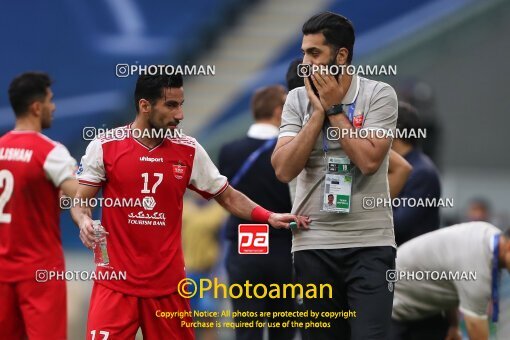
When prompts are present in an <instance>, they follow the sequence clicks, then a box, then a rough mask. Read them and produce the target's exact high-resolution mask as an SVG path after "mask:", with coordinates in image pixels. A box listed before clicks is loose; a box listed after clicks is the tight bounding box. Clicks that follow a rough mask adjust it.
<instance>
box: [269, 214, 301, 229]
mask: <svg viewBox="0 0 510 340" xmlns="http://www.w3.org/2000/svg"><path fill="white" fill-rule="evenodd" d="M268 222H269V224H270V225H271V226H273V227H274V228H276V229H289V223H290V222H296V223H297V227H298V229H309V227H308V225H309V224H310V222H311V220H310V218H309V217H306V216H296V215H292V214H278V213H272V214H271V215H270V216H269V221H268Z"/></svg>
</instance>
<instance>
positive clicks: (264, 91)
mask: <svg viewBox="0 0 510 340" xmlns="http://www.w3.org/2000/svg"><path fill="white" fill-rule="evenodd" d="M285 93H286V91H285V88H284V87H283V86H281V85H272V86H267V87H262V88H260V89H257V90H256V91H255V93H254V94H253V97H252V98H251V111H252V112H253V118H254V119H255V120H256V121H257V120H261V119H271V117H273V112H274V109H275V108H277V107H278V106H282V107H283V104H284V103H285V102H284V98H283V96H284V95H285Z"/></svg>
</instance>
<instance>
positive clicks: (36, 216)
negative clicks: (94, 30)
mask: <svg viewBox="0 0 510 340" xmlns="http://www.w3.org/2000/svg"><path fill="white" fill-rule="evenodd" d="M51 84H52V81H51V79H50V77H49V76H48V75H47V74H46V73H42V72H26V73H23V74H21V75H19V76H17V77H16V78H14V79H13V80H12V82H11V84H10V86H9V101H10V103H11V106H12V111H14V115H15V117H16V123H15V126H14V129H12V130H11V131H9V132H8V133H6V134H5V135H3V136H2V137H1V138H0V189H2V190H1V191H0V268H1V270H0V301H1V303H0V339H25V338H26V337H27V338H29V339H66V338H67V291H66V281H64V280H62V279H60V280H59V279H56V278H54V277H53V278H52V277H51V273H57V274H58V273H62V272H63V271H64V270H65V265H64V252H63V250H62V241H61V238H60V208H61V206H59V203H58V202H59V196H60V191H63V192H64V193H65V194H66V195H68V196H69V197H73V196H74V194H75V193H76V190H77V187H78V182H77V180H76V179H75V172H76V160H75V159H74V158H72V157H71V155H70V154H69V151H67V148H66V147H65V146H63V145H62V144H60V143H57V142H55V141H53V140H52V139H50V138H48V137H46V136H45V135H43V134H42V133H41V132H42V130H45V129H48V128H49V127H50V126H51V122H52V120H53V112H54V111H55V103H54V102H53V92H52V89H51ZM48 276H50V277H49V279H48Z"/></svg>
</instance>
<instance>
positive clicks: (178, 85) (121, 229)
mask: <svg viewBox="0 0 510 340" xmlns="http://www.w3.org/2000/svg"><path fill="white" fill-rule="evenodd" d="M183 102H184V91H183V81H182V77H181V76H175V75H174V76H141V77H139V79H138V81H137V84H136V90H135V104H136V109H137V112H138V113H137V116H136V119H135V121H134V122H133V123H132V124H130V125H128V126H125V127H121V128H118V129H116V133H114V134H112V135H114V136H115V137H111V136H108V135H104V136H102V137H99V138H97V139H95V140H93V141H92V142H91V143H90V144H89V146H88V148H87V151H86V154H85V156H83V158H82V161H81V164H80V169H79V171H78V180H79V183H80V185H79V189H78V193H77V195H76V197H77V198H80V199H89V198H92V197H94V196H95V195H96V194H97V192H98V191H99V189H100V188H102V189H103V198H104V200H105V201H106V200H107V199H108V198H110V199H114V198H124V199H125V200H126V199H133V200H135V199H139V200H143V201H144V202H153V203H152V204H144V207H133V206H123V207H117V206H115V207H103V210H102V225H103V226H104V228H105V229H106V231H107V232H108V233H109V235H108V254H109V258H110V267H111V268H104V267H98V270H99V271H108V270H112V269H113V270H115V271H125V272H126V276H127V279H126V280H125V281H120V280H111V281H108V280H99V279H98V280H96V281H95V282H94V287H93V290H92V297H91V302H90V309H89V315H88V323H87V339H106V337H111V338H115V339H117V338H118V339H134V337H135V334H136V332H137V330H138V328H139V327H141V329H142V332H143V335H144V338H145V339H181V340H185V339H193V338H194V334H193V330H192V329H190V328H186V327H181V319H179V318H168V319H162V318H157V317H156V315H155V314H156V311H158V310H160V311H189V310H190V306H189V301H188V299H185V298H183V297H181V296H180V295H179V294H178V293H177V284H178V282H179V281H180V280H182V279H183V278H185V277H186V274H185V268H184V258H183V253H182V248H181V223H182V206H183V195H184V193H185V191H186V189H187V188H189V189H191V190H193V191H195V192H197V193H199V194H200V195H201V196H202V197H204V198H206V199H211V198H215V199H216V200H217V201H218V202H219V203H220V204H221V205H222V206H223V207H224V208H225V209H227V210H228V211H230V212H231V213H232V214H234V215H237V216H240V217H241V218H243V219H247V220H253V221H256V222H260V223H270V224H271V225H272V226H273V227H276V228H288V227H289V222H292V221H297V222H298V224H299V227H301V228H306V227H307V225H308V222H309V221H308V219H307V218H303V217H296V216H294V215H291V214H277V213H272V212H269V211H267V210H265V209H264V208H262V207H260V206H257V204H255V203H254V202H252V201H251V200H250V199H249V198H247V197H246V196H245V195H243V194H242V193H240V192H239V191H237V190H235V189H234V188H232V187H230V186H229V185H228V182H227V179H226V177H224V176H222V175H220V173H219V172H218V170H217V168H216V167H215V166H214V164H213V162H212V161H211V159H210V158H209V156H208V155H207V153H206V152H205V150H204V148H203V147H202V146H201V145H200V144H199V143H198V142H197V141H196V140H195V139H194V138H192V137H187V136H185V137H182V138H151V137H154V136H146V135H145V133H146V132H150V133H155V134H156V133H158V132H160V131H167V130H168V129H170V130H172V131H175V130H173V129H175V128H176V127H177V125H178V124H179V122H180V121H181V120H182V119H183V118H184V114H183V109H182V105H183ZM133 131H138V133H135V132H133ZM140 133H142V135H143V136H142V138H139V139H136V138H134V136H136V135H137V134H138V135H139V134H140ZM133 135H134V136H133ZM155 137H157V136H155ZM90 216H91V212H90V209H88V208H86V207H84V208H82V209H80V210H79V214H76V215H75V216H73V218H74V219H75V222H76V223H77V224H78V226H79V227H80V238H81V239H82V241H83V243H84V244H85V245H86V246H87V247H89V248H90V247H91V246H92V244H93V242H94V236H93V228H92V220H91V218H90ZM185 320H186V321H191V320H190V318H185Z"/></svg>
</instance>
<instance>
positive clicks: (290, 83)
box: [285, 58, 305, 91]
mask: <svg viewBox="0 0 510 340" xmlns="http://www.w3.org/2000/svg"><path fill="white" fill-rule="evenodd" d="M302 62H303V60H302V59H299V58H298V59H294V60H293V61H292V62H291V63H290V65H289V69H288V70H287V75H286V76H285V80H286V82H287V90H289V91H291V90H294V89H295V88H296V87H301V86H305V80H304V78H303V77H300V76H299V75H298V73H297V68H298V65H299V64H301V63H302Z"/></svg>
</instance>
